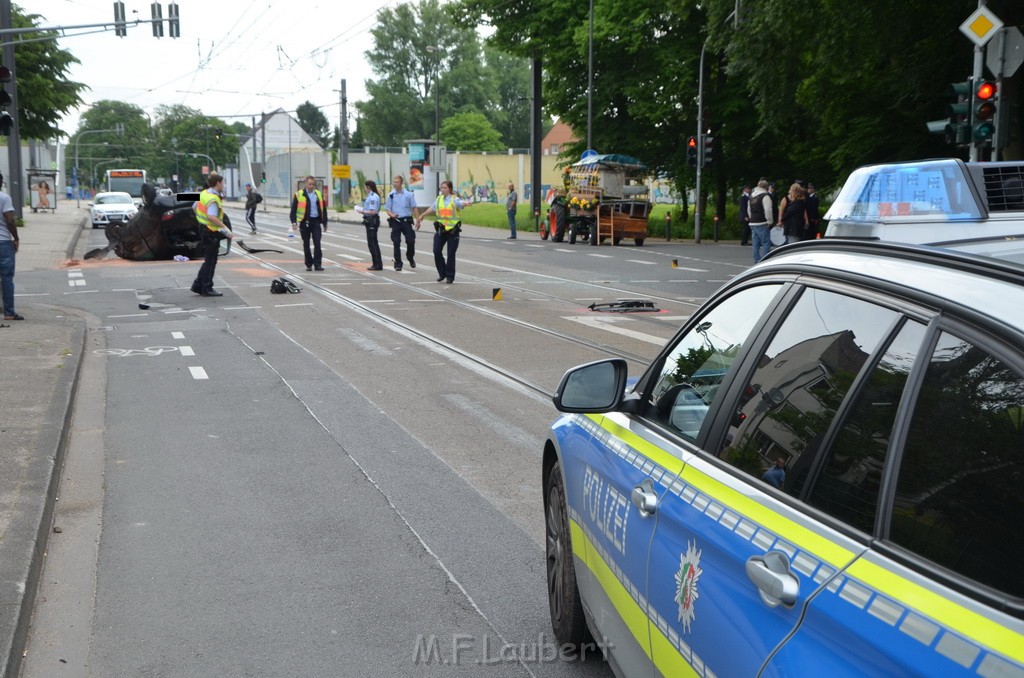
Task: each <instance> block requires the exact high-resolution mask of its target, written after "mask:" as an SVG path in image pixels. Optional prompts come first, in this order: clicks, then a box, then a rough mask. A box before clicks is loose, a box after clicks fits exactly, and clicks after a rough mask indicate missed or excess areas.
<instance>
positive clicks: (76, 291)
mask: <svg viewBox="0 0 1024 678" xmlns="http://www.w3.org/2000/svg"><path fill="white" fill-rule="evenodd" d="M83 282H84V281H83ZM96 292H99V290H75V291H74V292H65V293H64V294H95V293H96Z"/></svg>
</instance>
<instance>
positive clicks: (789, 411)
mask: <svg viewBox="0 0 1024 678" xmlns="http://www.w3.org/2000/svg"><path fill="white" fill-rule="evenodd" d="M897 318H898V314H897V313H896V312H895V311H892V310H890V309H886V308H882V307H880V306H878V305H876V304H873V303H870V302H867V301H863V300H860V299H855V298H853V297H849V296H845V295H842V294H838V293H836V292H831V291H826V290H820V289H813V288H808V289H806V290H805V291H804V293H803V294H802V295H801V296H800V299H799V300H797V302H796V304H794V306H793V308H792V310H791V311H790V312H789V314H788V315H787V316H786V318H785V319H784V320H783V321H782V324H781V325H780V327H779V330H778V331H777V332H776V334H775V336H774V338H773V339H772V341H771V343H770V345H769V346H768V348H767V349H766V351H765V353H764V355H763V356H762V357H761V359H760V361H759V362H758V366H757V368H756V369H755V370H754V374H753V376H752V377H751V379H750V381H749V382H748V383H747V385H746V387H745V388H744V390H743V393H742V395H741V398H740V401H739V404H738V407H737V414H736V417H735V418H734V421H733V426H732V427H731V428H730V431H729V434H728V435H727V436H726V440H725V446H724V448H723V449H722V451H721V454H720V456H721V457H722V458H723V459H724V460H726V461H727V462H729V463H730V464H732V465H733V466H736V467H738V468H740V469H743V470H744V471H746V472H747V473H749V474H751V475H752V476H754V477H756V478H760V479H762V480H764V481H765V482H766V483H769V484H771V485H772V486H774V487H776V488H777V489H781V490H783V491H785V492H788V493H790V494H794V495H796V494H799V492H800V489H801V488H802V487H803V484H804V483H805V482H806V480H807V475H808V473H809V472H810V470H811V469H812V468H813V466H814V461H815V455H816V454H818V452H819V448H820V445H821V441H822V438H823V437H824V435H825V432H826V431H827V430H828V427H829V425H830V424H831V422H832V419H833V418H834V417H835V413H836V411H837V410H838V409H839V405H840V404H841V403H842V401H843V399H844V398H845V397H846V394H847V393H848V392H849V390H850V387H851V386H852V384H853V382H854V379H855V378H856V376H857V374H858V373H859V372H860V371H861V369H862V368H863V367H864V365H865V364H866V363H867V361H868V359H869V358H870V357H871V355H872V353H874V352H875V351H876V349H877V348H878V346H879V344H880V342H881V341H882V340H883V338H884V337H885V336H886V335H887V334H888V333H889V332H891V330H892V327H893V323H894V322H895V321H896V319H897ZM894 407H895V405H894Z"/></svg>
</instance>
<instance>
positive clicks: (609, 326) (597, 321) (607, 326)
mask: <svg viewBox="0 0 1024 678" xmlns="http://www.w3.org/2000/svg"><path fill="white" fill-rule="evenodd" d="M562 317H563V318H564V319H565V320H571V321H573V322H576V323H580V324H581V325H588V326H590V327H596V328H597V329H600V330H606V331H608V332H614V333H615V334H621V335H623V336H626V337H631V338H633V339H639V340H640V341H646V342H647V343H649V344H657V345H658V346H661V345H663V344H664V343H665V338H664V337H656V336H654V335H653V334H646V333H644V332H637V331H635V330H627V329H626V328H625V327H617V326H615V325H614V324H613V323H615V322H617V321H619V320H629V318H612V317H597V316H583V315H567V316H562Z"/></svg>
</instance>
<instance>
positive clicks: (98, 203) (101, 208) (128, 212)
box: [89, 192, 138, 228]
mask: <svg viewBox="0 0 1024 678" xmlns="http://www.w3.org/2000/svg"><path fill="white" fill-rule="evenodd" d="M89 208H90V212H91V217H92V227H93V228H103V227H104V226H106V225H107V224H118V223H119V224H126V223H128V220H129V219H131V218H132V217H133V216H135V213H136V212H137V211H138V207H136V205H135V200H134V198H132V196H131V195H130V194H128V193H122V192H111V193H97V194H96V197H95V198H93V200H92V202H90V203H89Z"/></svg>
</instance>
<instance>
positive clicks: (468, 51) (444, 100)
mask: <svg viewBox="0 0 1024 678" xmlns="http://www.w3.org/2000/svg"><path fill="white" fill-rule="evenodd" d="M455 16H456V15H455V14H453V13H452V11H451V8H450V6H443V7H442V6H441V4H440V2H439V0H422V1H421V2H419V3H418V4H416V5H413V4H410V3H405V4H400V5H398V6H396V7H395V8H393V9H392V8H384V9H382V10H381V11H380V12H379V13H378V14H377V23H376V26H375V27H374V28H373V29H372V30H371V34H372V35H373V41H374V47H373V49H371V50H370V51H368V52H367V54H366V56H367V61H368V62H369V63H370V66H371V68H372V70H373V72H374V73H380V74H382V76H381V77H380V78H378V79H376V80H367V81H366V89H367V93H368V94H369V100H368V101H365V102H359V103H357V104H356V109H357V111H358V112H359V116H360V122H361V125H360V130H361V132H362V134H363V139H364V140H365V142H366V143H368V144H369V145H373V146H399V145H403V144H404V143H405V141H407V140H409V139H422V138H432V137H433V136H434V127H435V114H434V111H435V99H434V94H435V92H434V88H435V85H436V87H437V88H438V92H439V94H440V96H439V97H438V99H437V103H438V104H439V106H440V110H441V118H442V119H444V118H446V117H448V116H449V115H452V114H454V113H457V112H473V111H475V112H478V113H483V114H485V115H490V114H491V113H492V111H493V110H494V109H495V108H496V106H497V104H498V101H499V98H498V92H497V87H496V82H497V79H496V74H493V73H491V72H490V69H489V68H487V67H486V65H485V63H484V58H483V55H482V53H481V46H480V40H479V38H478V37H477V34H476V31H475V30H473V28H472V27H467V26H465V25H464V24H465V22H464V21H462V20H459V21H458V23H456V19H455V18H454V17H455ZM428 47H430V48H432V51H431V50H428V49H427V48H428ZM437 47H439V48H440V49H439V50H437V49H433V48H437ZM492 122H493V120H492Z"/></svg>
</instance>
